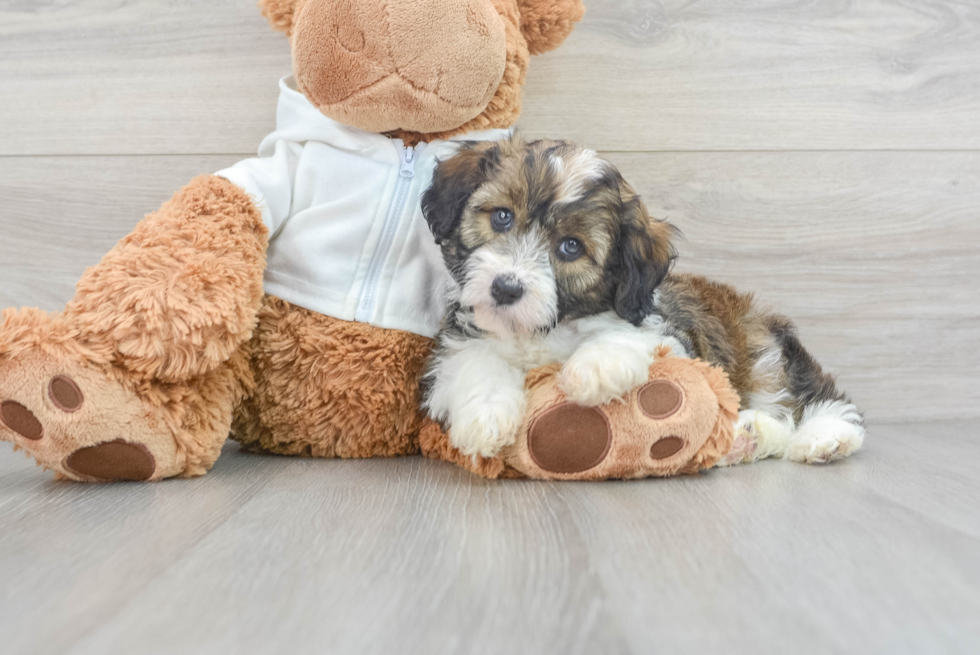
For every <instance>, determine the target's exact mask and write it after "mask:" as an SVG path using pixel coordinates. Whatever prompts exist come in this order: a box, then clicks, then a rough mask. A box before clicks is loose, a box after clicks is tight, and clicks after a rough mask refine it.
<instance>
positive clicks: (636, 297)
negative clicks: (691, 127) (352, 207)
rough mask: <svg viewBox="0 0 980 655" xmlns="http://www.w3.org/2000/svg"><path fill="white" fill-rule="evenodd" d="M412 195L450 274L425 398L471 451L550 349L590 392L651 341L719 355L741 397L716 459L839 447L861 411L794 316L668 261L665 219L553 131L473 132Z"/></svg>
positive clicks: (828, 452)
mask: <svg viewBox="0 0 980 655" xmlns="http://www.w3.org/2000/svg"><path fill="white" fill-rule="evenodd" d="M422 209H423V213H424V215H425V217H426V220H427V221H428V223H429V227H430V229H431V230H432V233H433V235H434V236H435V238H436V240H437V241H438V242H439V243H440V244H441V247H442V253H443V258H444V260H445V262H446V265H447V267H448V269H449V271H450V274H451V278H452V283H451V285H450V289H449V290H448V301H449V310H448V313H447V315H446V317H445V319H444V322H443V327H442V331H441V332H440V334H439V337H438V346H437V348H436V351H435V354H434V355H433V357H432V361H431V363H430V365H429V369H428V371H427V373H426V377H425V385H424V389H425V396H424V404H425V407H426V409H427V410H428V412H429V414H430V415H431V416H432V417H433V418H434V419H436V420H438V421H440V423H442V425H443V427H445V428H447V429H449V433H450V438H451V440H452V441H453V443H454V445H456V447H458V448H459V449H460V450H461V451H462V452H463V453H465V454H468V455H481V456H484V457H490V456H493V455H495V454H496V453H497V452H498V451H499V450H500V449H501V448H503V447H504V446H507V445H509V444H510V443H512V442H513V440H514V437H515V435H516V433H517V431H518V429H519V427H520V424H521V421H522V420H523V418H524V412H525V392H524V378H525V376H526V374H527V372H528V371H529V370H530V369H532V368H535V367H538V366H543V365H545V364H551V363H560V364H562V370H561V373H560V374H559V382H560V384H561V386H562V389H563V391H564V392H565V394H566V395H567V396H568V398H569V399H570V400H571V401H573V402H576V403H579V404H582V405H586V406H595V405H601V404H604V403H607V402H610V401H612V400H615V399H618V398H621V397H623V396H624V395H625V394H626V393H627V392H628V391H629V390H630V389H632V388H634V387H636V386H638V385H639V384H642V383H643V382H645V381H646V379H647V372H648V369H649V367H650V364H651V363H652V362H653V357H654V352H655V351H656V350H657V348H658V346H660V345H661V344H666V345H668V346H670V348H671V349H672V351H673V352H674V353H675V354H677V355H679V356H688V357H700V358H702V359H705V360H707V361H709V362H711V363H713V364H717V365H719V366H721V367H722V368H724V370H725V371H726V372H727V373H728V375H729V377H730V379H731V382H732V385H733V386H734V387H735V389H736V390H737V391H738V392H739V394H740V396H741V400H742V408H743V411H742V412H741V415H740V417H739V422H738V426H737V435H736V446H735V448H734V449H733V451H732V453H730V454H729V456H728V457H727V458H726V459H725V460H724V462H723V463H729V464H730V463H735V462H739V461H752V460H755V459H760V458H763V457H771V456H784V457H787V458H789V459H792V460H795V461H800V462H826V461H830V460H833V459H839V458H842V457H846V456H847V455H849V454H850V453H852V452H854V451H855V450H856V449H857V448H859V447H860V445H861V443H862V441H863V438H864V427H863V419H862V416H861V414H860V412H859V411H858V410H857V408H856V407H855V406H854V405H853V404H851V402H850V401H849V400H848V398H847V397H846V396H845V395H844V394H843V393H842V392H840V391H839V390H838V389H837V387H836V385H835V383H834V381H833V379H832V378H831V377H830V376H828V375H827V374H825V373H823V371H822V370H821V368H820V365H819V364H817V362H816V361H815V360H814V359H813V358H812V357H811V356H810V354H809V353H808V352H807V351H806V350H805V349H804V348H803V346H802V345H801V344H800V342H799V340H798V339H797V337H796V333H795V329H794V327H793V325H792V323H791V322H790V321H789V320H788V319H786V318H783V317H781V316H778V315H775V314H772V313H769V312H766V311H764V310H762V309H760V308H758V307H757V306H756V305H755V304H754V303H753V300H752V297H751V296H749V295H745V294H740V293H738V292H736V291H735V290H734V289H732V288H731V287H728V286H726V285H723V284H719V283H714V282H710V281H708V280H706V279H704V278H700V277H695V276H687V275H669V274H668V273H669V271H670V268H671V265H672V263H673V260H674V258H675V253H674V248H673V245H672V240H673V237H674V235H675V230H674V228H673V226H671V225H670V224H669V223H666V222H664V221H659V220H655V219H651V218H650V216H649V214H648V213H647V210H646V207H645V206H644V205H643V202H642V201H641V200H640V198H639V197H638V196H637V195H636V193H635V192H634V191H633V189H632V188H631V187H630V186H629V184H627V183H626V182H625V180H623V178H622V176H621V175H620V174H619V172H618V171H617V170H616V169H615V168H614V167H613V166H612V165H611V164H609V163H608V162H606V161H605V160H603V159H601V158H600V157H599V156H598V155H597V154H596V153H595V152H592V151H591V150H586V149H583V148H580V147H578V146H576V145H574V144H571V143H568V142H564V141H533V142H525V141H524V140H523V139H521V138H520V137H514V138H512V139H510V140H507V141H502V142H496V143H469V144H465V145H463V146H462V147H461V150H460V151H459V152H458V153H457V154H456V155H455V156H453V157H452V158H450V159H448V160H446V161H444V162H442V163H440V164H439V166H438V168H437V169H436V172H435V176H434V178H433V182H432V186H431V187H430V188H429V189H428V191H427V192H426V193H425V195H424V196H423V199H422Z"/></svg>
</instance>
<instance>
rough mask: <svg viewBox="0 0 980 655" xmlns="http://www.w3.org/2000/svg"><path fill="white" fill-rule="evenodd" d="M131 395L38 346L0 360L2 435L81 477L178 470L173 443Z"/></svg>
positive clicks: (146, 475)
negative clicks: (36, 349) (42, 350)
mask: <svg viewBox="0 0 980 655" xmlns="http://www.w3.org/2000/svg"><path fill="white" fill-rule="evenodd" d="M155 413H156V412H155V411H154V409H153V408H151V407H147V406H145V405H144V403H143V402H142V401H141V400H140V399H139V398H137V397H136V395H135V394H133V393H132V392H130V391H128V390H127V389H125V388H124V387H123V386H122V385H121V384H120V383H118V382H116V381H114V380H112V379H111V378H109V377H108V376H107V375H106V374H104V373H102V372H101V371H97V370H88V369H85V368H83V367H81V366H79V365H78V364H75V363H73V362H68V361H62V360H59V358H57V357H56V356H52V355H48V354H45V353H43V352H40V351H30V352H27V353H22V354H19V355H17V356H15V357H7V358H3V359H0V439H2V440H4V441H12V442H13V443H14V448H15V449H23V450H24V451H26V452H27V453H28V454H29V455H30V456H31V457H33V458H34V459H35V460H36V461H37V463H38V464H40V465H41V466H44V467H45V468H49V469H52V470H54V471H56V472H57V473H58V474H60V475H61V476H63V477H66V478H69V479H72V480H77V481H84V482H108V481H115V480H151V479H160V478H162V477H167V476H168V475H173V474H174V473H175V472H176V471H179V467H180V465H181V462H179V461H178V460H179V459H181V457H180V456H178V453H177V447H176V443H175V442H174V439H173V437H172V435H171V434H170V432H169V431H168V430H167V428H166V427H165V425H164V423H163V421H162V420H161V419H160V418H159V417H157V416H156V415H155Z"/></svg>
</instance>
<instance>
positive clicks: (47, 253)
mask: <svg viewBox="0 0 980 655" xmlns="http://www.w3.org/2000/svg"><path fill="white" fill-rule="evenodd" d="M254 4H255V3H254V1H253V0H211V1H209V2H206V3H205V2H196V1H194V0H66V1H61V0H59V1H58V2H53V1H48V2H39V1H35V0H0V307H5V306H9V305H36V306H41V307H43V308H45V309H49V310H56V309H59V308H60V307H61V306H62V305H63V304H64V303H65V301H66V300H67V299H68V298H69V297H70V296H71V294H72V288H73V284H74V282H75V280H77V278H78V276H79V275H80V274H81V272H82V271H83V270H84V268H85V267H86V266H90V265H92V264H94V263H96V262H97V261H98V259H99V258H100V256H101V255H102V254H103V253H104V252H105V251H106V250H107V249H108V248H109V247H111V245H112V244H113V243H114V242H115V241H116V240H117V239H119V238H120V237H122V236H124V235H125V234H126V233H127V232H128V231H129V230H130V229H131V228H132V226H133V225H134V224H135V223H136V221H138V220H139V218H140V217H141V216H142V215H143V214H145V213H146V212H149V211H152V210H154V209H155V208H156V207H157V206H159V204H160V203H161V202H162V201H164V200H166V199H167V198H168V197H169V196H170V195H171V194H172V193H173V192H174V191H175V190H176V189H177V188H178V187H179V186H181V185H182V184H183V183H185V182H186V181H187V180H189V179H190V178H191V177H193V176H195V175H198V174H200V173H206V172H211V171H214V170H218V169H220V168H222V167H224V166H226V165H228V164H230V163H232V162H234V161H236V160H238V159H241V158H243V157H247V156H251V155H252V153H254V151H255V148H256V147H257V144H258V142H259V141H260V139H261V138H262V137H263V136H264V135H265V134H266V133H268V132H269V131H270V130H271V129H272V127H273V123H274V115H275V110H274V108H275V99H276V93H277V88H276V80H277V79H278V78H279V77H280V76H281V75H284V74H286V73H287V72H288V70H289V65H290V56H289V47H288V44H287V42H286V40H285V38H284V37H282V36H281V35H278V34H274V33H272V32H271V31H270V30H269V28H268V25H267V24H266V23H265V22H264V20H263V19H262V18H261V16H260V15H259V13H258V11H257V9H256V8H255V6H254ZM586 4H587V6H588V8H589V14H588V16H587V18H586V20H585V22H584V23H583V24H582V25H581V26H580V28H579V29H578V30H577V31H576V33H575V34H574V35H573V36H572V37H571V38H570V40H569V42H568V43H567V44H566V45H565V46H564V47H563V48H561V49H559V50H557V51H556V52H554V53H550V54H548V55H545V56H543V57H536V58H534V60H533V61H532V66H531V70H530V73H529V76H528V85H527V93H526V97H525V106H524V113H523V116H522V119H521V126H522V128H523V129H524V130H525V131H526V133H528V134H529V135H531V136H547V137H564V138H570V139H574V140H577V141H580V142H582V143H584V144H586V145H588V146H590V147H593V148H596V149H597V150H600V151H601V152H602V153H603V154H604V155H606V156H607V157H609V158H610V159H611V160H612V161H613V162H614V163H616V164H617V165H618V166H620V167H621V169H622V170H623V172H624V174H625V175H626V177H627V178H628V179H630V181H631V182H633V183H634V185H635V186H636V187H637V188H638V189H639V191H640V192H641V193H642V194H643V196H644V197H645V199H646V201H647V203H648V204H649V205H650V207H651V209H652V211H653V212H654V213H655V214H656V215H658V216H660V217H667V218H669V219H670V220H671V221H673V222H675V223H676V224H677V225H679V226H680V227H681V228H682V230H683V231H684V233H685V235H686V240H685V242H683V243H682V244H681V252H682V258H681V261H680V263H679V267H680V268H681V269H683V270H692V271H697V272H702V273H706V274H709V275H712V276H714V277H718V278H721V279H724V280H726V281H729V282H732V283H735V284H737V285H738V286H740V287H742V288H745V289H752V290H755V291H757V292H758V293H759V295H760V297H762V298H763V299H765V300H766V301H768V302H770V303H772V304H773V305H774V306H775V307H776V308H778V309H780V310H781V311H784V312H785V313H787V314H789V315H790V316H792V317H793V318H794V319H796V320H797V321H798V322H799V324H800V327H801V332H802V335H803V337H804V339H805V341H806V343H807V344H808V345H809V346H810V347H811V348H812V349H813V351H814V352H815V354H816V355H817V356H818V357H819V358H820V359H821V361H823V362H824V363H825V364H827V366H828V367H829V368H830V369H831V370H832V371H834V372H836V373H839V374H840V376H841V377H840V379H841V382H842V384H843V385H844V386H845V387H846V388H847V389H848V390H850V391H851V392H852V394H853V395H854V396H855V398H856V399H857V400H858V401H859V402H860V403H861V404H862V405H863V406H864V407H865V408H866V409H867V410H868V415H869V417H870V418H871V422H872V423H871V429H870V434H869V438H868V441H867V445H866V448H865V450H863V451H861V452H860V453H858V454H857V455H856V456H855V457H854V458H853V459H851V460H849V461H846V462H842V463H838V464H835V465H832V466H828V467H818V468H813V467H803V466H796V465H792V464H788V463H783V462H764V463H761V464H758V465H752V466H747V467H738V468H733V469H729V470H721V471H713V472H710V473H709V474H706V475H702V476H700V477H696V478H681V479H671V480H651V481H642V482H630V483H607V484H599V485H591V484H556V483H532V482H488V481H485V480H482V479H479V478H476V477H474V476H471V475H469V474H467V473H465V472H463V471H460V470H459V469H457V468H454V467H452V466H450V465H446V464H440V463H435V462H428V461H425V460H422V459H419V458H408V459H399V460H385V461H380V460H379V461H360V462H358V461H309V460H296V459H284V458H268V457H255V456H250V455H246V454H243V453H241V452H239V450H238V448H237V446H236V445H234V444H230V445H229V446H227V448H226V452H225V453H224V455H223V457H222V458H221V459H220V460H219V461H218V463H217V465H216V467H215V469H214V471H212V472H211V473H210V474H209V475H208V476H206V477H204V478H202V479H199V480H194V481H172V482H165V483H161V484H155V485H128V484H121V485H108V486H84V485H75V484H71V483H58V482H54V481H53V480H51V478H50V476H49V475H48V474H44V473H42V472H41V471H40V470H38V469H36V468H35V467H34V466H33V465H32V464H31V463H30V462H29V461H28V460H26V459H25V458H23V457H22V456H21V455H20V454H16V453H13V452H12V451H11V450H10V448H9V446H7V445H6V444H0V581H2V585H0V653H2V654H4V655H6V653H13V654H15V655H20V654H21V653H39V654H46V653H77V654H84V653H106V652H109V653H115V652H127V653H128V652H139V653H144V652H145V653H173V652H179V653H198V652H200V653H225V652H235V653H270V652H272V653H279V652H289V653H357V654H360V653H426V654H428V653H542V654H546V653H588V654H592V653H650V652H668V653H671V652H706V651H708V652H719V653H809V652H812V653H888V654H891V653H906V652H907V653H977V652H980V629H978V628H977V627H976V626H977V625H980V618H978V617H980V548H978V541H980V510H978V509H977V499H978V498H980V482H978V481H977V475H976V473H975V469H976V465H975V462H976V461H977V460H978V458H980V434H978V431H980V430H978V428H977V425H976V419H977V418H978V417H980V285H977V284H976V280H977V279H978V278H980V246H978V244H980V121H978V120H977V118H978V116H980V3H977V2H975V1H973V0H970V1H963V0H921V1H920V0H916V1H911V0H862V1H861V2H846V1H844V0H825V1H821V2H785V1H784V0H760V1H758V2H733V1H730V0H696V1H691V0H586ZM709 649H710V651H709Z"/></svg>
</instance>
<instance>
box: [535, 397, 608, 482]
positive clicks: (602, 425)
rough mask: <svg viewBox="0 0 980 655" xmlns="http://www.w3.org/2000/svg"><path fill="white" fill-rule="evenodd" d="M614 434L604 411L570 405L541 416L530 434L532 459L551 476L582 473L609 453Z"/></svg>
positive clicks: (560, 406)
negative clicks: (551, 474)
mask: <svg viewBox="0 0 980 655" xmlns="http://www.w3.org/2000/svg"><path fill="white" fill-rule="evenodd" d="M611 443H612V431H611V430H610V429H609V421H608V420H607V419H606V416H605V414H603V413H602V412H601V411H599V410H597V409H594V408H591V407H582V406H580V405H573V404H570V403H566V404H564V405H559V406H558V407H555V408H553V409H551V410H549V411H547V412H544V413H543V414H541V415H540V416H538V417H537V418H536V419H535V421H534V424H533V425H532V426H531V429H530V431H529V432H528V444H527V445H528V450H529V454H530V455H531V459H532V460H534V463H535V464H537V465H538V466H539V467H541V468H542V469H543V470H545V471H549V472H551V473H580V472H582V471H587V470H589V469H591V468H594V467H595V466H597V465H599V464H600V463H601V462H602V460H604V459H605V458H606V455H607V454H609V447H610V445H611Z"/></svg>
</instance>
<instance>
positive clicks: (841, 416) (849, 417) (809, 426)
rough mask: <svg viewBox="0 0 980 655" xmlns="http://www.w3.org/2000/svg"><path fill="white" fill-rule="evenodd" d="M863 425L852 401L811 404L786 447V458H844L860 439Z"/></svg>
mask: <svg viewBox="0 0 980 655" xmlns="http://www.w3.org/2000/svg"><path fill="white" fill-rule="evenodd" d="M864 435H865V430H864V425H863V420H862V418H861V415H860V413H859V412H858V410H857V408H856V407H854V405H851V404H848V403H843V402H830V403H822V404H820V405H817V406H816V407H815V408H811V409H809V410H808V411H807V413H806V414H805V415H804V418H803V422H802V423H800V428H799V430H797V431H796V433H795V434H794V435H793V439H792V442H791V443H790V445H789V447H788V448H787V450H786V459H788V460H791V461H794V462H799V463H801V464H826V463H828V462H833V461H835V460H838V459H844V458H845V457H848V456H849V455H851V454H853V453H854V452H855V451H856V450H858V449H859V448H860V447H861V445H862V444H863V443H864Z"/></svg>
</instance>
